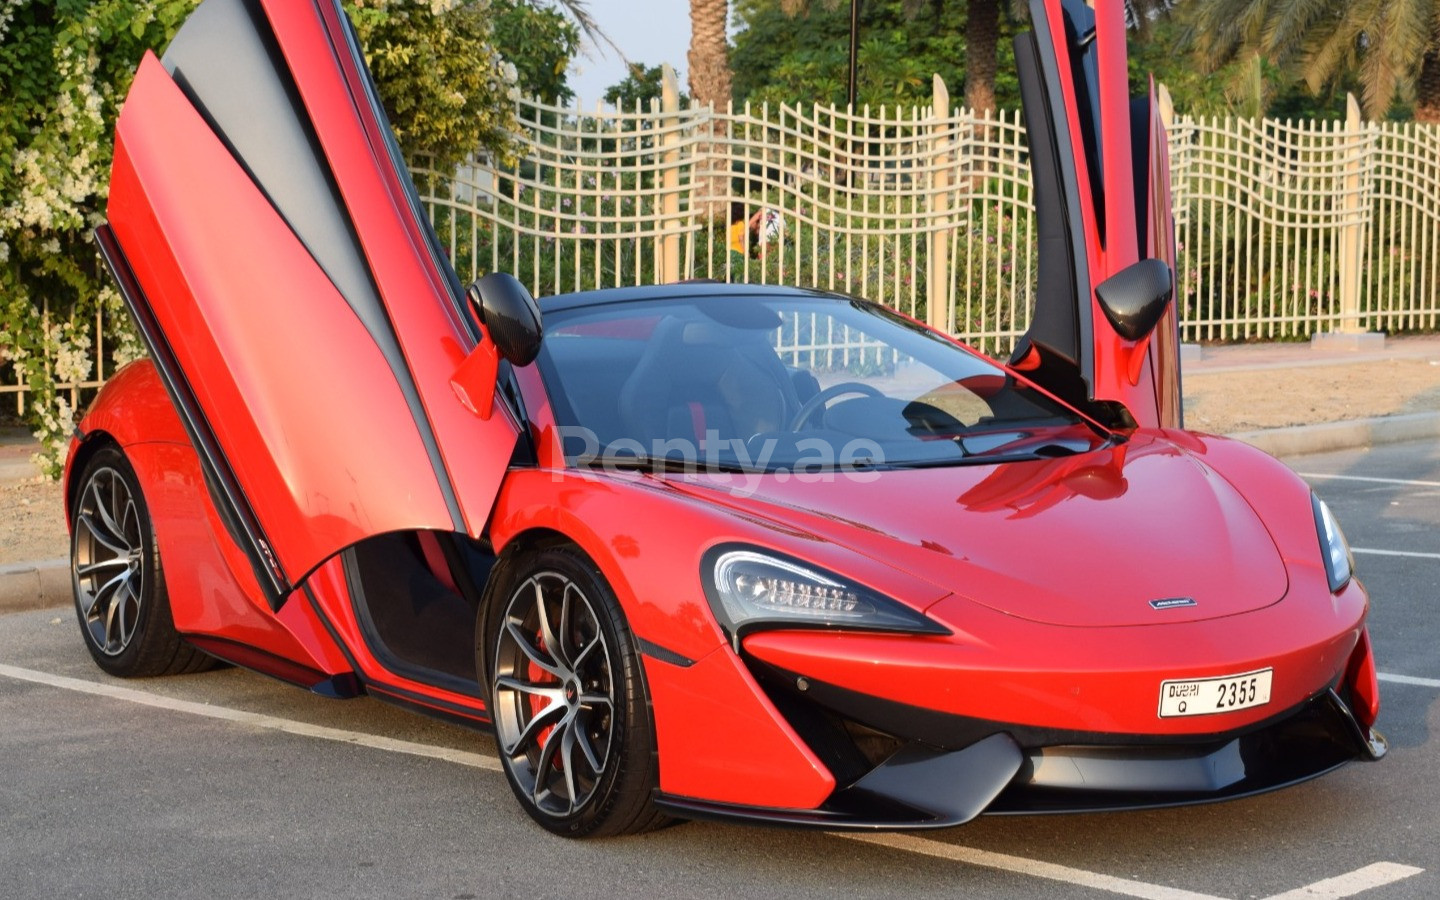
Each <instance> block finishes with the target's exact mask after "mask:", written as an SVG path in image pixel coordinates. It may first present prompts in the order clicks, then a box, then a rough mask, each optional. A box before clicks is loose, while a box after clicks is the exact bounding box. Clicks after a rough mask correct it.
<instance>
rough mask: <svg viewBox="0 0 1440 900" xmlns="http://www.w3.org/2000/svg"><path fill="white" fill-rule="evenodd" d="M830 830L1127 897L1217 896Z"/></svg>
mask: <svg viewBox="0 0 1440 900" xmlns="http://www.w3.org/2000/svg"><path fill="white" fill-rule="evenodd" d="M830 833H831V834H832V835H833V836H834V837H838V838H844V839H846V840H850V841H859V842H861V843H863V844H876V845H879V846H881V847H889V848H890V849H892V850H903V851H905V852H906V853H919V854H921V855H924V856H934V857H938V858H940V859H948V860H950V861H952V862H958V863H966V864H967V865H972V866H984V867H985V868H987V869H1000V870H1001V871H1004V872H1015V873H1017V874H1020V875H1029V876H1032V877H1034V878H1047V879H1049V880H1051V881H1060V882H1064V883H1065V884H1074V885H1079V886H1081V887H1088V888H1094V889H1095V890H1097V891H1108V892H1110V893H1112V894H1121V895H1123V896H1126V897H1144V898H1146V900H1218V898H1216V897H1214V896H1213V895H1211V894H1197V893H1195V892H1194V891H1185V890H1181V889H1179V888H1172V887H1165V886H1164V885H1160V884H1149V883H1147V882H1144V881H1135V880H1133V879H1130V878H1117V877H1115V876H1114V875H1102V874H1100V873H1099V872H1087V871H1085V870H1084V869H1074V868H1071V867H1070V866H1062V865H1057V864H1056V863H1048V862H1041V861H1040V860H1037V859H1026V858H1025V857H1023V856H1011V855H1009V854H1008V853H995V852H992V851H990V850H976V849H975V848H973V847H959V846H956V845H954V844H947V843H944V842H943V841H932V840H929V839H927V838H919V837H915V836H914V835H908V834H868V833H866V834H856V833H853V832H848V831H833V832H830Z"/></svg>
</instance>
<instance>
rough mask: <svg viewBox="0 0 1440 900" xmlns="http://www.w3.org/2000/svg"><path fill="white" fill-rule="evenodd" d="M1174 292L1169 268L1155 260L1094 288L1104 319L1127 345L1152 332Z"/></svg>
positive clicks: (1134, 267)
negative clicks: (1103, 312) (1127, 342)
mask: <svg viewBox="0 0 1440 900" xmlns="http://www.w3.org/2000/svg"><path fill="white" fill-rule="evenodd" d="M1174 292H1175V282H1174V279H1173V278H1172V276H1171V274H1170V267H1169V266H1168V265H1166V264H1165V263H1164V262H1162V261H1160V260H1158V259H1142V260H1140V261H1139V262H1137V263H1135V264H1134V265H1130V266H1126V267H1125V268H1124V269H1122V270H1120V271H1119V272H1116V273H1115V274H1114V275H1111V276H1110V277H1109V278H1107V279H1105V280H1104V281H1102V282H1100V283H1099V284H1098V285H1096V286H1095V296H1096V297H1098V298H1099V299H1100V308H1101V309H1103V310H1105V318H1107V319H1109V320H1110V324H1111V325H1113V326H1114V327H1115V332H1116V333H1117V334H1119V335H1120V336H1121V337H1123V338H1125V339H1126V340H1128V341H1138V340H1140V339H1141V338H1143V337H1145V336H1146V335H1148V334H1149V333H1150V332H1151V330H1153V329H1154V328H1155V324H1156V323H1157V322H1159V321H1160V317H1161V316H1163V315H1165V307H1166V305H1168V304H1169V303H1170V298H1171V296H1172V295H1173V294H1174Z"/></svg>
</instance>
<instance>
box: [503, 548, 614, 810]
mask: <svg viewBox="0 0 1440 900" xmlns="http://www.w3.org/2000/svg"><path fill="white" fill-rule="evenodd" d="M495 663H496V664H495V668H494V673H495V674H494V683H493V685H492V696H493V697H494V698H495V728H496V736H497V738H498V739H499V743H500V752H501V753H502V755H503V756H504V758H505V761H506V763H507V767H508V768H509V770H510V772H511V775H512V777H513V778H514V779H515V781H516V785H517V788H518V789H519V790H520V791H523V792H525V793H528V795H529V799H530V801H531V803H532V804H533V806H534V808H535V809H536V810H537V811H538V812H541V813H543V814H545V815H548V816H553V817H555V818H564V817H567V816H571V815H574V814H575V813H577V812H579V811H580V810H582V809H583V808H584V807H585V805H586V804H587V803H588V802H589V801H590V800H591V799H592V798H593V797H594V796H595V793H596V791H597V789H598V788H599V786H600V782H601V779H602V777H603V776H604V775H605V772H606V768H607V766H609V765H610V764H611V757H612V744H613V740H612V738H613V732H614V724H615V704H616V696H615V690H616V685H615V678H614V672H615V669H614V665H613V660H612V658H611V648H610V647H609V646H608V645H607V643H606V640H605V632H604V631H603V629H602V628H601V626H600V621H599V619H598V617H597V615H596V611H595V608H594V606H593V604H592V602H591V600H590V598H588V597H587V596H586V595H585V593H584V592H583V591H582V590H581V589H580V587H579V586H578V585H577V584H576V583H575V582H574V581H572V580H570V579H569V578H568V577H566V576H565V575H563V574H561V573H559V572H554V571H543V572H539V573H536V574H534V575H532V576H531V577H529V578H527V579H526V580H525V581H524V582H522V583H521V585H520V586H519V588H517V589H516V591H515V592H514V594H512V595H511V598H510V602H509V605H508V607H507V608H506V610H505V616H504V619H503V620H502V622H501V624H500V628H499V635H498V638H497V640H496V644H495Z"/></svg>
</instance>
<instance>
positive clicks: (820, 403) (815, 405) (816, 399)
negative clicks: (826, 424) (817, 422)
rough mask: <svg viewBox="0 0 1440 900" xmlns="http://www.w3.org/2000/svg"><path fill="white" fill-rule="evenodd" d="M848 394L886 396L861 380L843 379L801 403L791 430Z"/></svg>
mask: <svg viewBox="0 0 1440 900" xmlns="http://www.w3.org/2000/svg"><path fill="white" fill-rule="evenodd" d="M846 394H862V395H864V396H866V397H884V396H885V394H884V393H883V392H881V391H879V390H877V389H876V388H873V387H871V386H870V385H868V384H865V383H864V382H860V381H842V382H840V383H839V384H832V385H830V386H829V387H827V388H825V389H824V390H823V391H821V392H820V393H818V394H816V395H815V396H813V397H811V398H810V399H809V400H806V401H805V402H804V403H802V404H800V411H799V412H797V413H795V418H793V419H791V420H790V430H791V431H799V430H800V429H801V428H803V427H804V426H805V423H807V422H809V421H810V419H811V418H812V417H813V416H814V415H815V412H816V410H820V409H824V408H825V404H827V403H829V402H830V401H831V400H834V399H835V398H836V397H843V396H845V395H846Z"/></svg>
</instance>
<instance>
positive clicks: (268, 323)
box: [97, 0, 519, 609]
mask: <svg viewBox="0 0 1440 900" xmlns="http://www.w3.org/2000/svg"><path fill="white" fill-rule="evenodd" d="M108 212H109V219H110V221H109V225H108V226H102V227H101V228H100V229H99V230H98V232H97V234H98V237H99V240H100V243H101V247H102V250H103V252H104V253H105V255H106V257H107V260H108V261H109V262H110V264H111V267H112V269H113V270H114V271H115V274H116V276H117V279H118V280H119V282H120V284H121V287H122V289H123V291H124V293H125V295H126V298H127V302H128V303H129V304H130V306H131V309H132V311H133V312H134V313H135V316H136V319H137V321H138V323H139V325H140V329H141V331H142V333H143V335H144V337H145V339H146V341H147V343H148V344H149V346H150V350H151V353H152V356H153V358H154V361H155V364H156V367H157V369H158V370H159V371H160V372H161V374H162V376H163V378H164V380H165V381H166V383H167V387H168V388H169V390H170V393H171V397H172V399H173V400H174V401H175V404H176V407H177V409H178V410H179V411H180V413H181V418H182V419H183V420H184V421H185V424H186V427H187V429H188V430H189V432H190V436H191V439H192V440H193V441H194V443H195V446H196V449H197V450H198V451H199V454H200V457H201V462H202V467H203V468H204V470H205V474H206V477H207V480H208V481H209V482H210V487H211V492H212V495H213V496H214V497H215V498H216V502H217V505H218V506H219V508H220V512H221V514H222V516H224V517H225V518H226V520H227V524H228V525H229V526H230V530H231V532H232V533H233V534H234V535H235V536H236V538H237V540H238V541H239V542H240V544H241V545H242V547H243V549H245V550H246V552H247V553H248V554H249V555H250V558H251V561H252V564H253V565H254V567H255V570H256V574H257V577H258V580H259V581H260V584H261V586H262V587H263V588H264V590H265V591H266V593H267V595H268V598H269V601H270V603H271V605H272V607H274V608H277V609H278V608H279V606H280V604H281V603H283V602H284V599H285V598H286V596H288V595H289V594H290V592H291V591H292V590H293V589H294V588H295V586H296V585H298V584H299V583H300V582H301V581H303V580H304V578H305V577H306V576H307V575H308V574H309V573H311V572H312V571H313V570H314V569H315V568H316V567H317V566H318V565H320V564H321V563H323V562H324V561H325V560H326V559H328V558H330V557H331V556H333V555H334V554H335V553H337V552H338V551H340V550H342V549H344V548H346V547H348V546H350V545H352V544H354V543H356V542H357V541H360V540H362V539H364V538H366V537H370V536H372V535H376V534H381V533H384V532H388V531H396V530H408V529H441V530H453V531H465V532H468V533H470V534H478V533H479V532H480V530H481V529H483V528H484V525H485V522H486V520H487V518H488V516H489V513H490V508H491V506H492V505H493V503H494V498H495V496H496V493H497V492H498V490H499V485H500V481H501V479H502V477H503V476H504V472H505V469H506V466H507V465H508V462H509V460H510V458H511V454H512V453H513V451H514V448H515V443H516V440H517V438H518V435H519V428H518V426H517V424H516V422H515V420H514V419H513V417H511V416H510V415H509V414H508V412H507V411H506V409H505V408H504V407H503V405H497V408H496V409H495V411H494V412H493V413H489V411H488V409H487V415H486V416H484V417H482V416H481V415H479V414H477V413H475V412H474V411H472V408H470V407H467V406H466V405H464V404H462V403H461V402H460V401H459V400H458V399H457V397H456V394H455V392H454V389H453V387H452V385H451V377H452V375H453V374H454V373H455V371H456V370H457V368H458V367H459V366H460V365H461V363H462V362H463V361H465V359H466V358H467V356H469V354H470V353H471V352H472V351H474V352H475V353H479V354H487V353H493V346H492V345H491V344H490V342H489V340H488V338H486V337H485V336H484V335H483V334H482V333H481V330H480V328H479V327H478V325H477V324H476V323H475V322H474V321H473V320H471V319H470V318H469V317H468V315H467V314H466V312H465V308H464V306H463V305H462V296H463V295H462V292H461V289H460V285H459V283H458V281H457V280H456V277H455V275H454V273H453V271H451V269H450V267H449V265H448V263H447V262H446V261H445V259H444V256H443V253H442V252H441V250H440V248H439V245H438V242H437V241H436V240H435V238H434V235H433V233H431V231H430V230H429V226H428V225H427V224H426V222H425V220H424V218H423V216H422V214H421V210H420V207H419V203H418V200H417V198H416V196H415V192H414V187H413V185H411V183H410V180H409V176H408V174H407V172H406V170H405V168H404V165H403V161H402V160H401V158H400V155H399V151H398V149H397V147H396V145H395V142H394V138H393V135H392V134H391V132H390V129H389V125H388V123H387V121H386V119H385V115H384V113H383V111H382V110H381V108H380V106H379V103H378V102H377V99H376V97H375V93H374V88H373V85H372V84H371V82H370V79H369V75H368V73H367V71H366V69H365V66H364V62H363V58H362V57H361V55H360V51H359V47H358V45H357V43H356V40H355V37H354V34H353V31H352V30H351V29H350V26H349V23H348V21H347V20H346V19H345V16H344V13H343V12H342V11H341V9H340V6H339V3H338V2H336V0H313V2H312V0H206V2H205V3H203V4H202V5H201V6H200V7H199V8H198V9H197V10H196V11H195V12H194V13H193V14H192V15H191V17H190V19H189V20H188V21H187V22H186V24H185V25H184V27H183V28H182V29H181V30H180V33H179V34H178V35H177V36H176V38H175V40H174V42H173V43H172V44H171V46H170V48H169V49H168V51H167V52H166V54H165V57H164V60H163V62H162V61H161V60H158V59H156V58H155V57H154V56H153V55H147V56H146V58H145V59H144V61H143V62H142V63H141V65H140V68H139V71H138V72H137V74H136V76H135V81H134V84H133V86H132V87H131V90H130V94H129V96H128V98H127V99H126V102H125V106H124V108H123V110H122V111H121V114H120V118H119V123H118V125H117V127H116V139H115V163H114V169H113V174H112V182H111V190H110V201H109V209H108Z"/></svg>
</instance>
